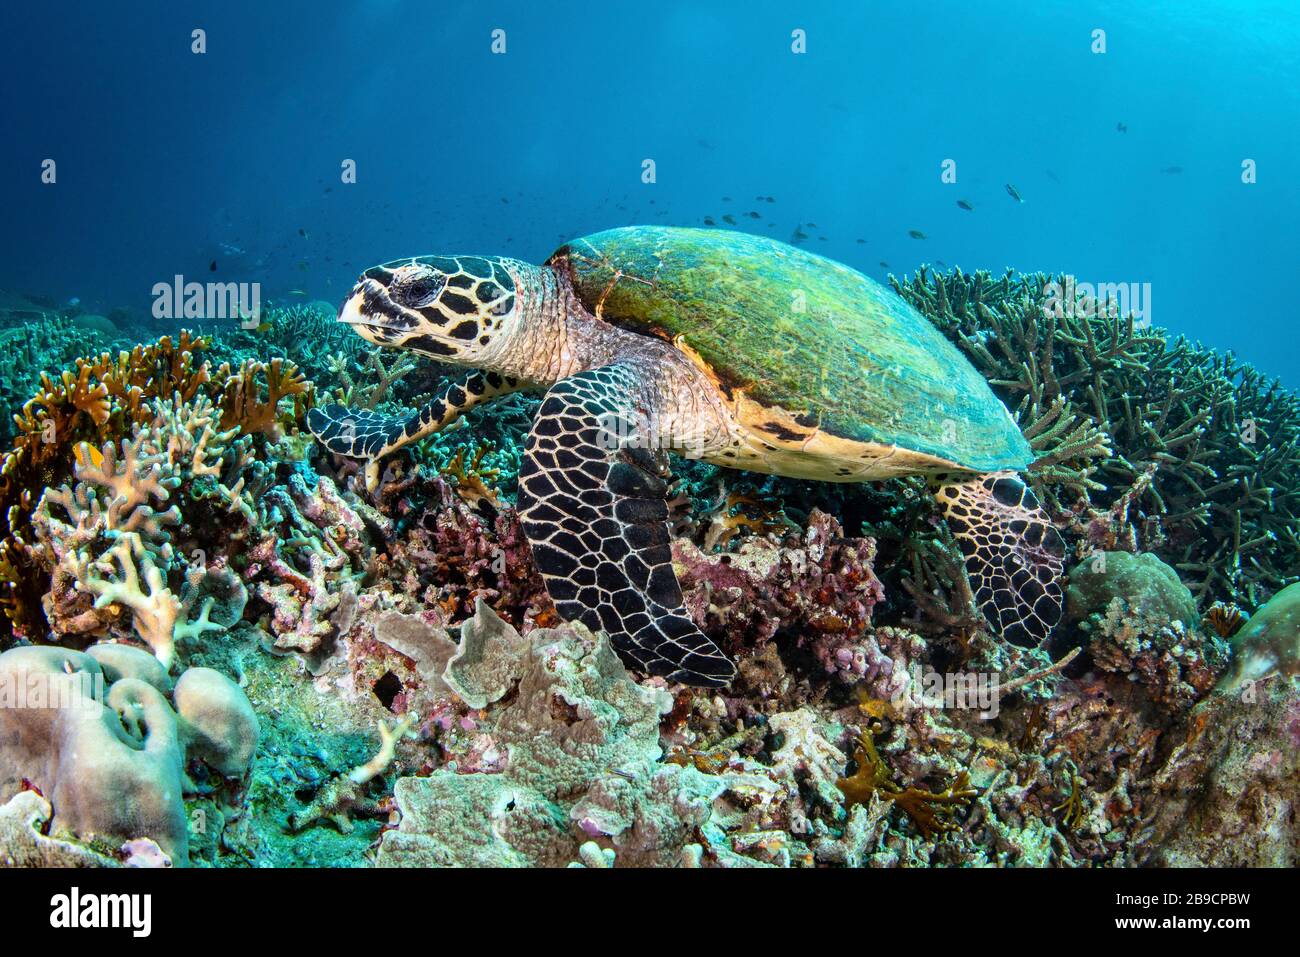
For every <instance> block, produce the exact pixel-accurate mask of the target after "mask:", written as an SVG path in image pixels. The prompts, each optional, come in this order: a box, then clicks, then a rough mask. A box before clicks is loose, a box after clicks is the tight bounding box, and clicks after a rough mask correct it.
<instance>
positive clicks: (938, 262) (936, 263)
mask: <svg viewBox="0 0 1300 957" xmlns="http://www.w3.org/2000/svg"><path fill="white" fill-rule="evenodd" d="M934 264H935V265H936V266H942V267H943V268H944V269H947V268H948V264H947V263H946V262H944V261H943V260H942V259H936V260H935V261H934Z"/></svg>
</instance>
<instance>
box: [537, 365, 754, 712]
mask: <svg viewBox="0 0 1300 957" xmlns="http://www.w3.org/2000/svg"><path fill="white" fill-rule="evenodd" d="M653 374H654V372H653V370H650V369H640V368H636V367H633V366H631V365H624V364H616V365H612V366H606V367H604V368H600V369H593V370H590V371H587V372H582V373H579V374H578V375H574V376H571V377H569V378H567V379H562V380H561V381H560V382H558V383H556V384H555V385H554V386H553V387H552V388H551V389H550V391H549V392H547V393H546V398H545V400H544V401H543V402H542V407H541V409H540V411H539V412H538V414H537V418H536V420H535V421H534V422H533V427H532V431H531V432H530V433H529V435H528V444H527V446H526V448H525V451H524V460H523V463H522V466H521V467H520V470H519V515H520V519H521V521H522V524H523V529H524V534H525V535H526V536H527V537H528V541H529V543H530V544H531V545H532V550H533V559H534V560H535V561H536V563H537V567H538V569H539V570H540V571H541V574H542V579H543V581H544V582H545V583H546V590H547V592H548V593H549V594H550V596H551V600H552V601H554V602H555V607H556V610H558V611H559V613H560V615H561V616H562V617H563V618H565V619H566V620H569V621H574V620H576V621H581V622H582V623H583V624H584V625H586V626H587V627H588V628H591V629H592V630H593V631H598V630H603V631H604V632H605V633H606V634H608V635H609V639H610V642H611V644H613V646H614V649H615V651H617V652H618V653H619V656H620V657H621V658H622V659H623V661H624V662H625V663H627V664H629V665H630V666H632V667H634V668H636V669H638V670H641V671H645V672H648V673H650V674H652V675H661V676H663V677H665V678H668V679H669V680H671V681H681V682H683V683H685V684H691V685H699V686H702V687H722V686H724V685H726V684H727V683H728V682H729V681H730V680H731V679H732V678H733V677H734V676H735V673H736V669H735V666H734V665H733V664H732V663H731V661H730V660H729V659H728V658H727V656H726V655H724V654H723V653H722V651H721V650H720V649H719V648H718V647H717V645H715V644H714V643H713V642H712V641H710V640H709V638H708V637H706V636H705V635H704V633H703V632H701V631H700V630H699V629H698V628H697V627H696V626H695V623H694V622H693V621H691V618H690V615H689V614H688V613H687V611H686V608H685V605H684V603H683V600H682V590H681V586H680V585H679V584H678V582H677V576H676V575H675V574H674V573H673V566H672V552H671V550H670V548H669V536H668V505H667V502H666V493H667V491H668V483H667V482H666V481H665V480H664V478H663V476H662V474H661V470H660V469H659V468H658V467H657V462H656V456H655V455H654V453H653V452H652V451H651V450H649V449H646V448H642V447H636V446H634V445H629V444H628V443H627V441H626V439H627V437H628V436H633V435H635V434H636V433H637V429H636V424H637V416H636V411H635V404H634V398H633V397H634V396H635V395H636V394H637V393H638V391H639V386H640V384H641V383H644V382H645V381H646V379H647V377H650V376H653ZM620 440H622V441H620Z"/></svg>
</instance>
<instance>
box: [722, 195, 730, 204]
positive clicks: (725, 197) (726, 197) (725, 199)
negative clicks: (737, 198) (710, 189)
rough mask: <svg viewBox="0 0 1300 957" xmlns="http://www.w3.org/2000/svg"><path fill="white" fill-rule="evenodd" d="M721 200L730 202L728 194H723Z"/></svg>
mask: <svg viewBox="0 0 1300 957" xmlns="http://www.w3.org/2000/svg"><path fill="white" fill-rule="evenodd" d="M722 201H723V202H724V203H729V202H731V197H730V196H724V197H722Z"/></svg>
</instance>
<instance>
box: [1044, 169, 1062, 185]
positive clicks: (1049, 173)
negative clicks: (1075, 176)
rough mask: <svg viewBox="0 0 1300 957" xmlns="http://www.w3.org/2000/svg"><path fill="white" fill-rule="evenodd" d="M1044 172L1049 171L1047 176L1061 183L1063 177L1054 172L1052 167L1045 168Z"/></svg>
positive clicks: (1054, 181)
mask: <svg viewBox="0 0 1300 957" xmlns="http://www.w3.org/2000/svg"><path fill="white" fill-rule="evenodd" d="M1044 172H1045V173H1047V178H1048V179H1050V180H1051V181H1052V182H1053V183H1059V182H1060V181H1061V178H1060V177H1059V176H1057V175H1056V174H1055V173H1053V172H1052V171H1051V170H1050V169H1049V170H1044Z"/></svg>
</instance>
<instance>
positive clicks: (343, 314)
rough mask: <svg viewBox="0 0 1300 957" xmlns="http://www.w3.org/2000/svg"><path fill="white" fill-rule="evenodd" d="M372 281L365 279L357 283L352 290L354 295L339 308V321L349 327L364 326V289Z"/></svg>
mask: <svg viewBox="0 0 1300 957" xmlns="http://www.w3.org/2000/svg"><path fill="white" fill-rule="evenodd" d="M369 281H370V280H368V279H364V280H362V281H361V282H359V283H357V284H356V286H354V287H353V289H352V294H351V295H350V296H348V298H347V299H345V300H344V301H343V305H341V306H339V314H338V321H339V322H341V323H344V324H345V325H349V326H353V327H356V326H364V325H365V324H366V320H365V318H364V317H363V316H362V315H361V303H362V302H363V301H364V300H365V290H364V289H363V288H362V287H364V286H365V284H366V283H367V282H369Z"/></svg>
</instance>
